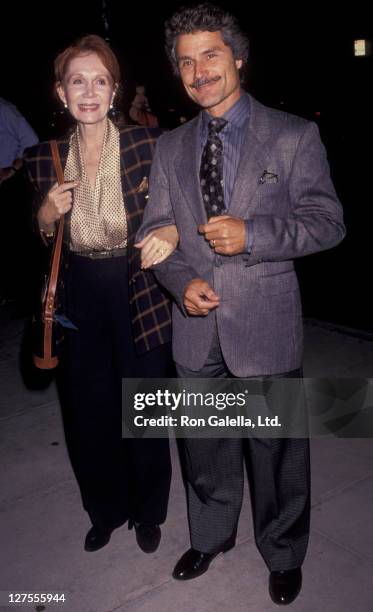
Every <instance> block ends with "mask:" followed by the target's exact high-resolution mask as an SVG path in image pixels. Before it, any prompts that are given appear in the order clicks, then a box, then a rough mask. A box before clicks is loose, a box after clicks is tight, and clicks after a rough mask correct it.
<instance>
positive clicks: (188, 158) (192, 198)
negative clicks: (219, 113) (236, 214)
mask: <svg viewBox="0 0 373 612" xmlns="http://www.w3.org/2000/svg"><path fill="white" fill-rule="evenodd" d="M200 129H201V114H199V116H198V117H196V118H195V119H193V120H192V121H190V122H189V123H188V124H187V125H186V129H185V131H184V133H183V136H182V139H181V146H180V147H179V153H178V155H177V157H176V160H175V172H176V176H177V180H178V182H179V185H180V188H181V190H182V192H183V194H184V196H185V199H186V201H187V203H188V205H189V208H190V210H191V212H192V214H193V216H194V218H195V220H196V221H197V223H198V225H199V224H201V223H206V222H207V216H206V211H205V207H204V205H203V201H202V196H201V189H200V184H199V157H200V156H199V150H200V141H199V135H200Z"/></svg>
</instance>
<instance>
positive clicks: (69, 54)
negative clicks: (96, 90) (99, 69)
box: [54, 34, 120, 84]
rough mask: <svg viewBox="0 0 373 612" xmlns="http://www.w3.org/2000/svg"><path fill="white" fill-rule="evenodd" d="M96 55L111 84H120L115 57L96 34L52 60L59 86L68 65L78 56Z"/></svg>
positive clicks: (71, 46)
mask: <svg viewBox="0 0 373 612" xmlns="http://www.w3.org/2000/svg"><path fill="white" fill-rule="evenodd" d="M88 53H96V54H97V55H98V56H99V58H100V60H101V61H102V63H103V65H104V66H105V68H106V69H107V70H108V72H109V74H110V75H111V77H112V79H113V84H119V83H120V67H119V63H118V60H117V58H116V55H115V54H114V52H113V51H112V50H111V49H110V47H109V45H108V44H107V42H106V41H105V40H104V39H103V38H101V36H97V35H96V34H88V35H87V36H82V37H81V38H79V39H78V40H76V41H75V42H74V43H73V44H72V45H70V46H69V47H67V48H66V49H65V50H64V51H62V52H61V53H60V54H59V55H58V56H57V57H56V59H55V60H54V76H55V79H56V83H57V84H59V83H61V82H62V81H63V79H64V77H65V76H66V73H67V69H68V66H69V63H70V62H71V60H72V59H74V58H75V57H78V56H79V55H86V54H88Z"/></svg>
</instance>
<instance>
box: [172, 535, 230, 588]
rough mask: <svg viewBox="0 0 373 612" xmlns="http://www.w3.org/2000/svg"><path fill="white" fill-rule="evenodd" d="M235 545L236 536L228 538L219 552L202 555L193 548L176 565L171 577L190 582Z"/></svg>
mask: <svg viewBox="0 0 373 612" xmlns="http://www.w3.org/2000/svg"><path fill="white" fill-rule="evenodd" d="M235 543H236V534H234V536H233V537H232V538H230V539H229V540H228V541H227V542H226V543H225V544H224V546H223V547H222V548H221V550H218V551H217V552H215V553H203V552H200V551H199V550H196V549H195V548H190V549H189V550H187V551H186V552H185V553H184V554H183V556H182V557H181V559H179V561H178V562H177V563H176V565H175V569H174V571H173V572H172V577H173V578H175V579H176V580H192V579H193V578H198V576H202V574H204V573H205V572H207V570H208V568H209V567H210V563H211V561H212V560H213V559H214V558H215V557H216V556H217V555H218V554H219V553H221V552H228V550H231V548H233V546H234V545H235Z"/></svg>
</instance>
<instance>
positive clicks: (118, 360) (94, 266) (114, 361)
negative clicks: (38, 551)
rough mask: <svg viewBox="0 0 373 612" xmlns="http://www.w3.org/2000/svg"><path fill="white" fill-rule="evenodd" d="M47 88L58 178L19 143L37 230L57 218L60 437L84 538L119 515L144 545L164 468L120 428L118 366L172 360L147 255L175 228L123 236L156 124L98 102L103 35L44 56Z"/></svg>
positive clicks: (107, 71)
mask: <svg viewBox="0 0 373 612" xmlns="http://www.w3.org/2000/svg"><path fill="white" fill-rule="evenodd" d="M55 77H56V90H57V93H58V96H59V98H60V99H61V101H62V103H63V104H64V106H65V107H66V108H67V109H68V111H69V112H70V114H71V116H72V117H73V119H74V120H75V122H76V126H75V129H74V130H73V131H72V133H71V134H70V136H69V137H68V138H64V139H61V140H59V141H58V147H59V153H60V157H61V161H62V166H63V168H64V177H65V183H64V184H63V185H60V186H58V184H57V183H56V174H55V171H54V167H53V164H52V157H51V152H50V145H49V143H42V144H40V145H38V146H35V147H33V148H31V149H29V151H28V153H27V155H26V159H25V162H26V167H27V169H28V174H29V177H30V180H31V182H32V184H33V187H34V190H35V195H36V197H35V202H36V217H37V221H38V224H39V228H40V232H41V235H42V237H43V240H44V241H45V242H51V241H53V235H54V232H55V224H56V222H57V221H58V219H59V218H60V217H61V215H65V216H66V221H67V223H66V224H65V225H66V228H67V232H66V236H65V243H66V244H65V249H66V251H67V253H66V255H67V256H65V258H64V261H67V266H66V265H64V266H63V270H62V281H63V286H64V295H63V299H64V301H65V313H66V315H67V318H68V319H69V320H70V321H71V322H72V323H73V324H74V326H75V327H76V328H77V329H67V330H66V333H65V340H64V342H63V344H62V353H61V372H60V375H61V380H62V382H63V384H62V385H61V388H62V391H63V393H62V406H63V412H64V422H65V430H66V439H67V444H68V449H69V453H70V457H71V461H72V466H73V469H74V472H75V475H76V478H77V481H78V484H79V487H80V491H81V495H82V501H83V506H84V508H85V510H86V511H87V512H88V514H89V517H90V519H91V522H92V527H91V529H90V530H89V532H88V534H87V536H86V538H85V545H84V547H85V550H87V551H94V550H98V549H99V548H101V547H102V546H104V545H105V544H107V543H108V541H109V539H110V536H111V533H112V531H113V530H114V529H115V528H117V527H119V526H120V525H122V524H123V523H125V522H126V521H127V520H128V525H129V527H130V528H131V527H132V526H133V525H134V526H135V531H136V539H137V542H138V544H139V546H140V548H142V550H144V551H145V552H153V551H154V550H156V548H157V547H158V544H159V541H160V537H161V531H160V527H159V525H160V524H161V523H163V522H164V520H165V518H166V512H167V503H168V494H169V486H170V478H171V465H170V457H169V448H168V441H167V440H162V439H153V440H130V439H122V437H121V380H122V377H139V378H143V377H157V378H160V377H164V376H168V375H170V368H171V364H172V362H171V353H170V339H171V319H170V308H169V302H168V299H167V297H166V296H165V295H164V293H163V292H162V290H161V289H160V288H159V287H158V285H157V283H156V282H155V280H154V277H153V275H152V273H151V272H148V271H146V270H145V268H146V267H148V266H149V265H151V264H152V263H154V261H156V260H157V261H161V260H162V259H164V258H165V257H166V256H167V255H168V254H169V253H170V252H171V251H172V250H173V248H174V247H175V245H176V241H177V234H176V230H175V228H173V227H165V228H162V233H161V234H157V233H154V232H153V233H152V235H151V236H148V237H147V238H146V240H145V244H146V249H145V250H144V255H143V261H142V262H141V258H140V251H139V250H137V249H135V248H134V241H135V235H136V231H137V229H138V228H139V226H140V224H141V220H142V215H143V209H144V206H145V204H146V197H147V196H146V192H147V177H148V175H149V171H150V165H151V160H152V154H153V149H154V146H155V141H156V138H157V136H158V135H159V133H160V131H159V130H157V129H153V130H151V129H148V128H142V127H134V126H130V127H125V128H123V129H120V130H119V129H118V128H117V127H116V126H115V125H114V123H113V122H112V121H111V120H110V119H109V118H108V114H109V111H110V109H111V108H112V105H113V103H114V100H115V98H116V96H118V93H119V91H118V90H119V83H120V72H119V65H118V62H117V59H116V57H115V55H114V54H113V52H112V51H111V49H110V47H109V46H108V45H107V44H106V42H105V41H104V40H103V39H102V38H100V37H98V36H94V35H90V36H85V37H83V38H81V39H80V40H78V41H77V42H76V43H75V44H73V45H72V46H70V47H68V48H67V49H65V51H63V52H62V53H61V54H60V55H58V57H57V58H56V60H55Z"/></svg>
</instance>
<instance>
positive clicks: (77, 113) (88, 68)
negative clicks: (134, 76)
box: [57, 53, 116, 124]
mask: <svg viewBox="0 0 373 612" xmlns="http://www.w3.org/2000/svg"><path fill="white" fill-rule="evenodd" d="M115 91H116V85H114V83H113V79H112V77H111V75H110V73H109V71H108V70H107V68H105V66H104V64H103V63H102V61H101V59H100V58H99V56H98V55H97V54H96V53H88V54H86V55H78V56H77V57H75V58H74V59H72V60H71V61H70V63H69V65H68V67H67V71H66V74H65V76H64V79H63V81H62V82H61V84H60V85H59V86H58V88H57V93H58V95H59V97H60V98H61V100H62V102H64V104H67V107H68V109H69V111H70V113H71V115H72V116H73V117H74V119H75V120H76V121H79V122H80V123H85V124H95V123H100V122H101V121H104V120H105V119H106V116H107V114H108V112H109V108H110V105H111V104H112V102H113V100H114V96H115Z"/></svg>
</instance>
